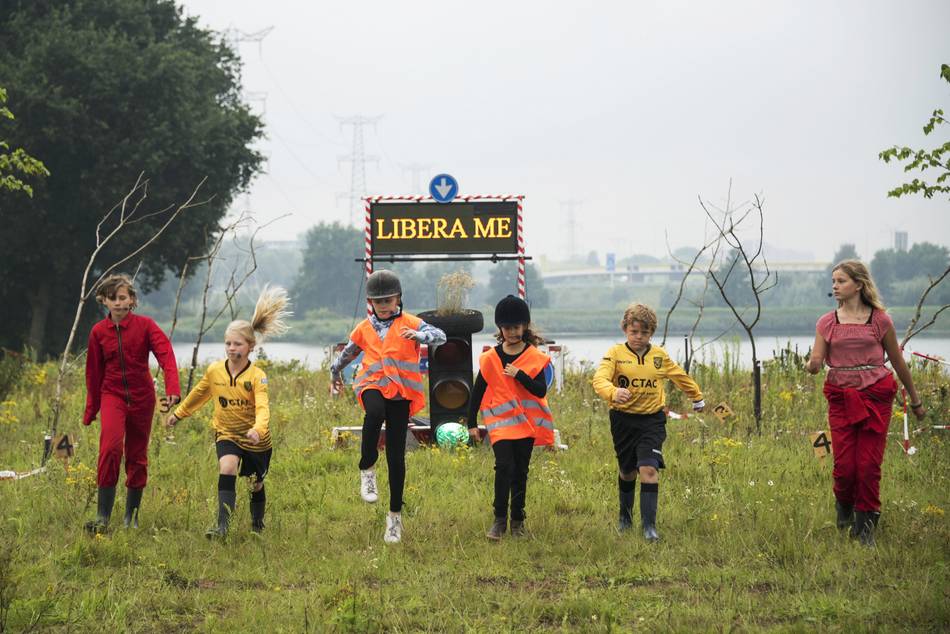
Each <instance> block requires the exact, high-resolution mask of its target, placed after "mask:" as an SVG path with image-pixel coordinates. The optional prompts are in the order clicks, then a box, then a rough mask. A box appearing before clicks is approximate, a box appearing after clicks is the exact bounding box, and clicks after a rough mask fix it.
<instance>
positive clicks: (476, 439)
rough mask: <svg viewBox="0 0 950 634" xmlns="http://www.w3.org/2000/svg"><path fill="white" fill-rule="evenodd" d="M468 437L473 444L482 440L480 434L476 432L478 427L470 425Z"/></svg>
mask: <svg viewBox="0 0 950 634" xmlns="http://www.w3.org/2000/svg"><path fill="white" fill-rule="evenodd" d="M468 437H469V438H470V439H471V440H472V443H473V444H477V443H480V442H481V441H482V435H481V434H480V433H479V432H478V427H472V428H471V429H469V430H468Z"/></svg>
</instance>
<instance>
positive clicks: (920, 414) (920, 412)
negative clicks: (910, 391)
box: [910, 403, 927, 420]
mask: <svg viewBox="0 0 950 634" xmlns="http://www.w3.org/2000/svg"><path fill="white" fill-rule="evenodd" d="M910 411H912V412H913V413H914V416H916V417H917V420H923V419H924V416H926V415H927V410H925V409H924V404H923V403H921V404H920V405H918V406H917V407H912V408H911V410H910Z"/></svg>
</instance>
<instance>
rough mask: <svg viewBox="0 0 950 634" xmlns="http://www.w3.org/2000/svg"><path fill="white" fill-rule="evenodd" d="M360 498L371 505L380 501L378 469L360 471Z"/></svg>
mask: <svg viewBox="0 0 950 634" xmlns="http://www.w3.org/2000/svg"><path fill="white" fill-rule="evenodd" d="M360 497H361V498H363V500H364V501H366V502H370V503H372V502H375V501H376V500H378V499H379V495H377V493H376V469H367V470H365V471H363V470H362V469H361V470H360Z"/></svg>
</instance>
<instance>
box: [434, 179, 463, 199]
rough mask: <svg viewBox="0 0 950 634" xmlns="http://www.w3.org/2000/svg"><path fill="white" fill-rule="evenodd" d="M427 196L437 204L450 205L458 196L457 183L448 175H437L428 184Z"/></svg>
mask: <svg viewBox="0 0 950 634" xmlns="http://www.w3.org/2000/svg"><path fill="white" fill-rule="evenodd" d="M429 195H430V196H432V198H433V200H435V202H437V203H450V202H452V201H453V200H454V199H455V197H456V196H458V195H459V182H458V181H457V180H455V178H453V177H452V176H450V175H449V174H439V175H437V176H436V177H435V178H433V179H432V182H430V183H429Z"/></svg>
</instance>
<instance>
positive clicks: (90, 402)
mask: <svg viewBox="0 0 950 634" xmlns="http://www.w3.org/2000/svg"><path fill="white" fill-rule="evenodd" d="M104 376H105V359H104V358H103V356H102V347H101V346H100V345H99V340H98V339H96V332H95V330H91V331H90V332H89V344H88V346H87V348H86V410H85V411H84V412H83V415H82V424H83V425H88V424H90V423H91V422H92V421H94V420H96V415H97V414H98V413H99V406H100V403H101V400H102V379H103V377H104Z"/></svg>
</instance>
